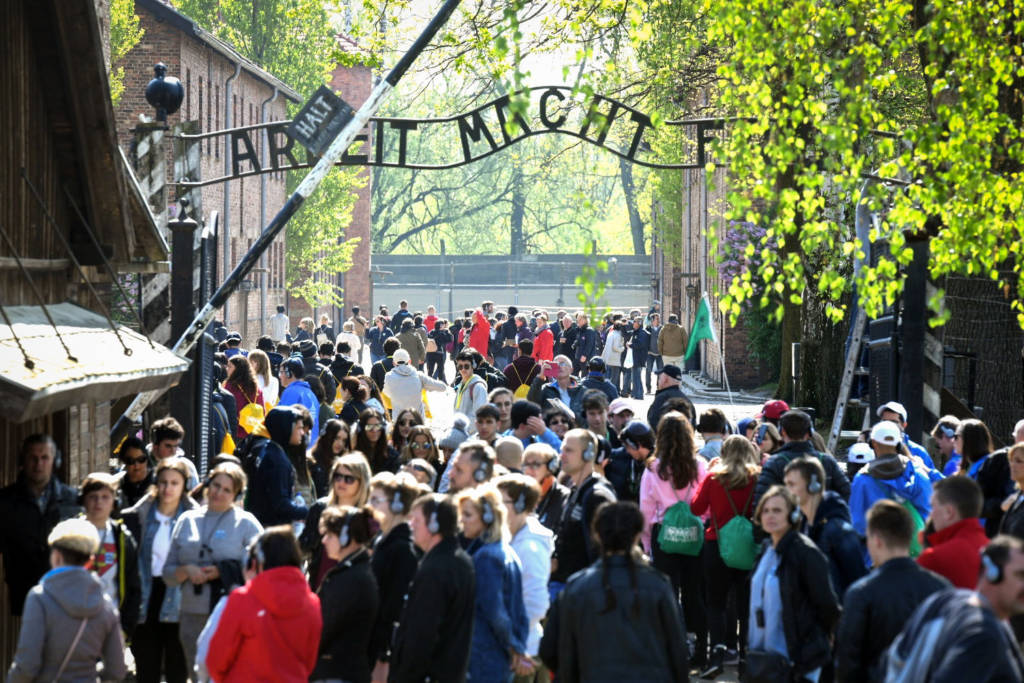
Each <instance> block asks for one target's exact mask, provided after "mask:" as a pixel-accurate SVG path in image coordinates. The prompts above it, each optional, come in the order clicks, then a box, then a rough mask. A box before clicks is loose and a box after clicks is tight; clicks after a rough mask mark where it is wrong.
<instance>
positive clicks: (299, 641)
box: [206, 567, 323, 683]
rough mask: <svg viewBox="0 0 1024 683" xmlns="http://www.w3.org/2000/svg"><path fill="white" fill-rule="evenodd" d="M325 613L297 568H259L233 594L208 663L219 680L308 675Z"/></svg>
mask: <svg viewBox="0 0 1024 683" xmlns="http://www.w3.org/2000/svg"><path fill="white" fill-rule="evenodd" d="M322 628H323V618H322V616H321V614H320V598H318V597H317V596H316V595H315V594H313V592H312V591H310V590H309V584H307V583H306V578H305V577H304V576H303V575H302V570H300V569H299V568H298V567H276V568H274V569H268V570H266V571H264V572H260V573H259V574H257V575H256V578H254V579H253V580H252V581H250V582H249V583H247V584H245V585H244V586H242V587H241V588H236V589H235V590H234V591H232V593H231V595H230V596H229V597H228V602H227V605H225V607H224V613H223V614H222V615H221V618H220V624H219V625H218V626H217V631H216V633H214V635H213V639H212V640H211V641H210V650H209V653H208V654H207V655H206V668H207V669H208V670H209V672H210V677H211V678H212V679H213V680H215V681H217V682H218V683H231V682H232V681H239V682H241V681H280V682H282V683H284V682H286V681H295V682H296V683H299V682H300V681H301V682H303V683H304V682H305V681H308V680H309V675H310V674H311V673H313V667H314V666H315V665H316V656H317V650H318V648H319V647H320V631H321V630H322Z"/></svg>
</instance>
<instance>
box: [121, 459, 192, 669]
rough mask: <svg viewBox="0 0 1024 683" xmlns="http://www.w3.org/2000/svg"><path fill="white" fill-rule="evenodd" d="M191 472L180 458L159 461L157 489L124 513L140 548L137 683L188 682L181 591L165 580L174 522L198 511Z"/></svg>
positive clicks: (135, 645) (135, 652) (135, 641)
mask: <svg viewBox="0 0 1024 683" xmlns="http://www.w3.org/2000/svg"><path fill="white" fill-rule="evenodd" d="M188 474H189V472H188V468H187V467H186V465H185V462H184V461H183V460H181V459H180V458H167V459H165V460H162V461H160V463H159V464H158V465H157V467H156V485H155V486H154V487H153V489H152V490H151V491H150V492H149V493H148V494H146V495H145V496H143V497H142V499H141V500H139V502H138V503H136V504H135V505H133V506H132V507H130V508H128V509H127V510H125V511H124V513H123V514H124V521H125V525H126V526H128V528H129V529H130V530H131V531H132V533H133V534H134V535H135V538H136V540H137V541H138V544H139V576H140V578H141V579H142V604H141V609H140V610H139V625H138V626H137V627H136V628H135V634H134V637H133V638H132V644H131V649H132V654H133V655H134V656H135V666H136V678H137V680H138V681H139V683H147V682H149V681H152V682H154V683H157V682H159V681H160V680H161V677H164V678H165V679H166V680H167V683H177V682H181V683H184V681H185V680H186V679H187V678H188V671H187V668H186V666H187V665H186V663H185V652H184V651H183V650H182V648H181V643H180V642H179V640H178V612H179V610H180V607H181V587H180V586H167V585H166V584H165V583H164V580H163V576H162V574H163V570H164V562H165V561H166V559H167V552H168V551H169V550H170V547H171V530H172V529H173V528H174V523H175V522H176V521H177V520H178V517H180V516H181V515H182V513H184V512H186V511H188V510H192V509H195V508H198V507H199V505H198V504H197V503H196V502H195V501H193V500H192V498H191V497H189V495H188V493H187V492H186V491H185V482H186V481H187V479H188Z"/></svg>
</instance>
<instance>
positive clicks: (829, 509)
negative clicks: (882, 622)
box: [804, 491, 868, 600]
mask: <svg viewBox="0 0 1024 683" xmlns="http://www.w3.org/2000/svg"><path fill="white" fill-rule="evenodd" d="M804 533H806V535H807V536H808V537H810V539H811V540H812V541H814V545H816V546H818V550H820V551H821V552H823V553H824V554H825V557H827V558H828V567H829V574H830V575H831V577H832V588H834V589H835V591H836V594H837V595H838V596H839V599H840V600H842V599H843V595H844V594H845V593H846V589H847V588H848V587H849V586H850V585H851V584H852V583H853V582H854V581H857V580H858V579H860V578H861V577H862V576H864V575H865V574H867V573H868V568H867V565H865V564H864V549H863V547H862V546H861V542H860V537H859V536H858V535H857V532H856V531H854V529H853V525H852V524H851V523H850V508H848V507H847V506H846V501H844V500H843V499H842V497H841V496H840V495H839V494H838V493H836V492H835V491H826V492H825V496H824V498H823V499H822V501H821V503H820V504H819V505H818V510H817V512H816V513H815V515H814V524H813V525H812V526H810V527H809V528H807V530H806V531H805V532H804Z"/></svg>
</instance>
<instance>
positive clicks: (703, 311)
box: [683, 292, 718, 360]
mask: <svg viewBox="0 0 1024 683" xmlns="http://www.w3.org/2000/svg"><path fill="white" fill-rule="evenodd" d="M701 339H710V340H711V341H713V342H715V343H716V344H717V343H718V337H716V336H715V328H713V327H712V326H711V304H710V303H708V295H707V292H705V293H704V296H703V297H702V298H701V300H700V306H698V307H697V315H696V317H695V318H694V319H693V330H692V331H691V332H690V343H689V344H687V346H686V355H685V356H684V357H683V360H690V356H692V355H693V352H694V351H696V350H697V342H699V341H700V340H701Z"/></svg>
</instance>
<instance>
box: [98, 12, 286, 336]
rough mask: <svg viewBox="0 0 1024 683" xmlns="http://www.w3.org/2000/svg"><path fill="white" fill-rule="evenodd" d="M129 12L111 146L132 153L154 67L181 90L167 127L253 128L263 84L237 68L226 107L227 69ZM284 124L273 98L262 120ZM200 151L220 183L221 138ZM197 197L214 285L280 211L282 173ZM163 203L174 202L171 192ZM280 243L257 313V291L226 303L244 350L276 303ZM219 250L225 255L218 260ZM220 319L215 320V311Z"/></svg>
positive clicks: (212, 55) (280, 296) (204, 49)
mask: <svg viewBox="0 0 1024 683" xmlns="http://www.w3.org/2000/svg"><path fill="white" fill-rule="evenodd" d="M136 13H137V14H138V15H139V18H140V21H141V26H142V28H143V29H144V30H145V35H144V36H143V38H142V41H141V42H140V43H139V44H138V45H136V46H135V48H133V49H132V51H131V52H130V53H129V54H128V55H127V57H126V59H125V93H124V96H123V97H122V100H121V103H120V104H119V106H118V108H117V110H116V112H115V116H116V119H117V126H118V136H119V141H120V143H121V144H122V146H123V147H124V148H125V149H126V150H131V148H132V140H133V134H132V132H131V129H132V127H133V126H134V125H135V123H136V122H137V121H138V120H139V116H140V115H141V114H144V115H146V116H153V114H154V112H153V108H152V107H151V106H150V105H149V104H148V103H147V102H146V99H145V88H146V84H147V83H149V81H150V79H152V78H153V71H152V66H153V65H154V64H155V63H157V62H163V63H164V64H166V65H167V73H168V75H171V76H175V77H177V78H178V79H180V80H181V82H182V84H183V85H184V86H185V100H184V102H183V103H182V106H181V110H180V111H179V112H178V113H177V114H175V115H172V116H171V117H170V118H169V121H168V123H169V124H171V125H174V124H175V123H176V122H178V121H198V122H199V128H200V130H201V131H203V132H208V131H216V130H223V129H224V128H226V127H228V126H227V121H228V119H227V116H228V112H229V110H230V115H231V126H232V127H236V126H243V125H250V124H255V123H259V122H260V120H261V118H260V115H261V105H262V103H263V102H264V101H265V100H268V99H270V98H271V97H272V96H273V94H274V91H273V88H272V87H271V86H270V85H268V84H267V83H265V82H264V81H262V80H260V79H258V78H256V77H255V76H253V75H252V74H250V73H249V72H248V71H246V70H245V69H243V70H242V71H241V73H240V74H239V76H238V77H237V78H236V79H235V80H234V82H233V83H232V86H231V91H232V92H231V97H230V100H229V99H228V92H227V91H228V87H227V86H226V81H227V80H228V78H229V77H230V76H231V75H232V74H234V72H235V68H234V65H233V64H232V63H231V62H229V61H228V60H227V59H226V58H225V57H223V56H221V55H220V54H219V53H217V52H215V51H214V50H213V49H212V48H210V47H209V46H207V45H206V44H205V43H203V42H202V41H200V40H198V39H196V38H194V37H191V36H188V35H186V34H184V33H183V32H182V31H181V30H179V29H178V28H177V27H175V26H172V25H171V24H170V23H168V22H165V21H160V20H159V19H158V18H157V17H156V16H154V15H153V14H152V13H150V12H148V11H146V9H145V8H144V7H142V6H140V5H139V4H136ZM286 118H287V110H286V100H285V98H284V97H283V96H281V95H279V96H278V98H277V100H275V101H274V102H272V103H269V104H267V106H266V120H268V121H276V120H282V119H286ZM254 142H256V141H255V138H254ZM201 144H202V155H201V169H202V170H201V173H202V177H203V178H205V179H210V178H214V177H220V176H224V175H226V174H228V173H230V172H231V170H230V166H228V167H226V166H225V160H226V159H227V158H228V157H227V156H226V152H227V150H226V147H227V145H228V139H227V138H226V137H216V138H210V139H208V140H204V141H203V142H202V143H201ZM256 144H257V150H256V151H257V154H258V155H261V156H262V153H263V149H264V147H265V141H264V140H260V141H259V142H257V143H256ZM167 155H168V158H167V169H168V182H172V181H173V180H174V179H173V177H172V174H173V168H174V166H173V160H172V158H171V156H172V152H171V145H170V144H168V149H167ZM129 156H131V154H130V153H129ZM244 168H245V167H244V166H243V170H244ZM261 186H265V199H264V201H265V208H264V211H263V217H261V206H260V204H261V201H260V200H261ZM225 192H227V194H228V202H229V206H228V211H227V214H228V215H229V223H228V224H225V223H224V217H225V205H224V193H225ZM201 196H202V200H201V201H202V211H203V214H204V216H206V217H208V216H209V215H210V212H212V211H217V212H218V213H219V214H220V216H221V236H222V238H221V239H220V240H219V243H218V256H217V280H218V282H220V281H223V279H224V277H225V275H226V274H227V273H228V272H230V270H231V269H232V268H234V267H235V265H237V263H238V261H239V259H240V257H241V255H242V254H244V253H245V251H246V250H247V249H248V247H249V246H250V245H251V243H252V241H254V240H255V239H256V238H257V237H258V236H259V234H260V231H261V230H262V227H263V225H264V224H265V222H266V221H267V220H269V219H270V218H271V217H273V215H274V214H275V213H277V211H278V210H279V209H280V208H281V206H283V205H284V202H285V200H286V199H287V194H286V190H285V178H284V174H283V173H281V174H269V175H264V176H253V177H249V178H240V179H237V180H234V181H231V182H227V183H218V184H215V185H210V186H207V187H205V188H203V190H202V193H201ZM168 199H169V201H170V202H173V201H174V196H173V192H172V194H171V196H169V198H168ZM224 238H226V239H224ZM284 241H285V240H284V235H282V236H281V237H279V238H278V240H277V241H276V242H275V244H274V245H272V247H271V249H270V250H268V252H267V256H266V266H267V268H268V269H269V270H270V272H269V273H268V274H267V284H268V288H267V299H266V306H265V308H263V309H262V310H261V307H260V292H259V290H258V288H257V289H256V290H255V291H249V292H238V293H236V294H235V295H234V296H232V297H231V298H230V300H229V301H228V304H227V319H226V321H225V324H226V325H227V326H228V328H229V329H232V330H238V331H240V332H242V334H243V336H244V337H245V339H246V341H247V342H249V343H252V342H254V341H255V339H256V337H257V336H259V335H260V334H261V333H262V332H263V331H264V329H265V325H266V320H267V319H269V317H270V316H271V315H273V313H274V312H275V307H276V306H277V305H278V304H280V303H284V291H283V286H284V277H283V275H284V258H283V254H284ZM225 248H227V250H228V251H227V256H228V258H227V259H226V260H225ZM259 278H260V276H259V275H257V274H253V275H250V280H252V281H253V282H254V283H256V284H257V285H258V283H259ZM220 317H221V318H222V319H223V312H222V315H221V316H220Z"/></svg>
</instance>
